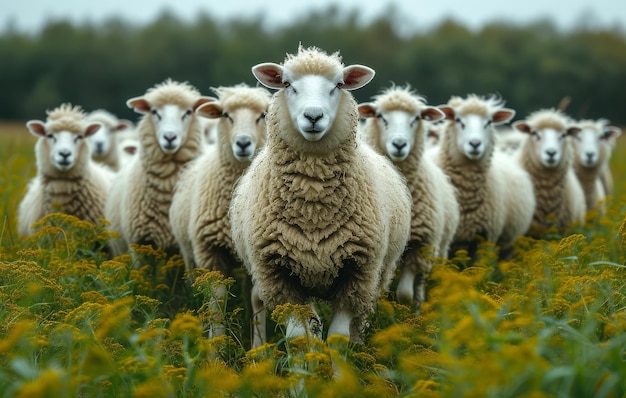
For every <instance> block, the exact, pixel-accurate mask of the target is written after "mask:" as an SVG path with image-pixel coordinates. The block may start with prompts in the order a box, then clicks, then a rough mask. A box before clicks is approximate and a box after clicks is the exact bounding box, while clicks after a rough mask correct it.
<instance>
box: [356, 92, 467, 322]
mask: <svg viewBox="0 0 626 398" xmlns="http://www.w3.org/2000/svg"><path fill="white" fill-rule="evenodd" d="M359 113H360V114H361V116H362V117H364V118H366V122H365V125H364V126H362V127H361V129H362V131H363V134H364V135H365V137H368V142H370V143H371V144H372V145H373V146H374V148H375V149H376V150H377V151H378V152H379V153H382V154H384V155H385V156H387V157H388V158H389V159H390V160H391V161H392V162H393V164H394V165H395V166H396V167H397V168H398V169H399V170H400V172H401V173H402V174H403V175H404V177H405V178H406V181H407V184H408V187H409V190H410V192H411V195H412V197H413V206H412V209H411V236H410V238H409V242H408V245H407V250H406V252H405V253H404V255H403V256H402V265H401V267H400V268H401V271H400V279H399V281H398V287H397V289H396V298H397V299H398V301H400V302H402V303H405V304H409V305H411V306H413V307H414V308H415V309H416V311H417V312H419V310H420V306H421V303H422V302H423V301H424V300H425V296H426V295H425V281H426V280H427V279H428V275H430V272H431V270H432V258H433V257H446V258H447V257H448V250H449V248H450V242H451V241H452V237H453V236H454V233H455V232H456V228H457V226H458V224H459V217H460V215H459V204H458V203H457V201H456V197H455V190H454V186H453V185H452V183H451V182H450V179H449V178H448V176H446V174H445V173H444V172H443V171H442V170H441V169H440V168H439V167H438V166H437V165H436V164H435V163H434V162H433V160H432V159H431V158H429V157H426V156H423V154H424V148H425V145H426V134H427V132H426V131H425V127H426V122H427V121H429V122H434V121H437V120H441V119H443V118H444V116H445V115H444V113H443V112H441V111H440V110H439V109H437V108H435V107H431V106H427V105H426V101H425V100H424V98H423V97H421V96H418V95H417V94H416V93H415V92H414V91H413V90H412V89H411V88H410V87H409V86H406V87H397V86H392V87H391V88H388V89H386V90H385V91H383V93H381V94H380V95H377V96H375V97H374V102H372V103H365V104H360V105H359ZM425 250H429V255H428V256H427V255H426V254H427V253H426V252H425Z"/></svg>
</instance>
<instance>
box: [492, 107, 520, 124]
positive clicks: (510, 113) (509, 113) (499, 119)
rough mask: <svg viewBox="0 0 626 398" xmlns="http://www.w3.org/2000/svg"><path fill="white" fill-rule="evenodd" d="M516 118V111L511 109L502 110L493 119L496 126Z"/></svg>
mask: <svg viewBox="0 0 626 398" xmlns="http://www.w3.org/2000/svg"><path fill="white" fill-rule="evenodd" d="M514 116H515V111H514V110H513V109H509V108H502V109H500V110H499V111H497V112H496V113H494V114H493V116H492V117H491V121H492V123H493V125H494V126H498V125H500V124H504V123H507V122H509V121H510V120H511V119H513V117H514Z"/></svg>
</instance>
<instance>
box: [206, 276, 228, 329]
mask: <svg viewBox="0 0 626 398" xmlns="http://www.w3.org/2000/svg"><path fill="white" fill-rule="evenodd" d="M225 296H226V286H223V285H222V286H218V287H217V288H216V289H215V292H214V296H213V297H212V298H211V302H210V304H211V311H212V312H213V313H215V314H217V316H216V317H215V318H216V319H217V320H216V321H214V322H211V324H210V325H209V338H213V337H217V336H223V335H224V317H223V314H224V312H226V309H225V308H224V309H222V308H221V307H220V298H223V297H225Z"/></svg>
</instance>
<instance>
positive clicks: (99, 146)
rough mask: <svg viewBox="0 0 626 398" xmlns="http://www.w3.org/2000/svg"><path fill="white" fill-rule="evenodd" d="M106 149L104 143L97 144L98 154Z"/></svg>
mask: <svg viewBox="0 0 626 398" xmlns="http://www.w3.org/2000/svg"><path fill="white" fill-rule="evenodd" d="M103 148H104V143H102V142H96V150H97V151H98V152H102V149H103Z"/></svg>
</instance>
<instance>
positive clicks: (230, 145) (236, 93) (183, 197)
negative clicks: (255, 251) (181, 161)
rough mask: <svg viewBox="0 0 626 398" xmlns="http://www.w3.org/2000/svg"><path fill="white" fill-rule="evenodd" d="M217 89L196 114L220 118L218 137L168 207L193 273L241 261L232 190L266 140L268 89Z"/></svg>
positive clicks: (186, 175) (184, 176)
mask: <svg viewBox="0 0 626 398" xmlns="http://www.w3.org/2000/svg"><path fill="white" fill-rule="evenodd" d="M214 91H215V93H216V94H217V96H218V100H217V101H215V102H209V103H206V104H204V105H202V106H201V107H199V108H198V109H197V110H196V113H198V114H199V115H200V116H203V117H205V118H211V119H213V120H216V121H217V124H216V135H215V138H216V140H217V141H216V143H215V145H211V146H210V147H209V148H207V150H206V151H205V152H204V153H203V154H202V155H201V156H200V157H198V158H197V159H196V160H194V161H193V162H192V163H191V164H190V165H189V167H188V168H187V169H186V170H184V171H183V172H182V173H181V176H180V179H179V181H178V184H177V187H176V190H175V192H174V197H173V199H172V205H171V208H170V224H171V227H172V232H173V234H174V237H175V238H176V241H177V242H178V246H179V247H180V249H181V254H182V256H183V258H184V260H185V264H186V266H187V272H188V274H189V276H192V275H193V269H194V268H196V267H199V268H202V269H208V270H212V271H220V272H222V273H223V274H224V275H229V274H231V271H232V268H233V267H234V266H235V265H236V264H237V257H236V254H235V252H234V248H233V243H232V239H231V228H230V219H229V218H228V209H229V206H230V201H231V197H232V189H233V186H234V185H235V182H236V181H237V179H238V178H239V177H240V176H241V174H243V172H244V170H245V169H246V168H247V167H248V165H249V164H250V161H251V159H252V156H253V155H254V154H255V153H256V152H257V150H258V149H259V148H261V147H262V146H263V145H264V143H265V113H266V112H267V106H268V104H269V99H270V94H269V92H268V91H267V90H266V89H265V88H260V87H254V88H253V87H248V86H246V85H243V84H242V85H238V86H234V87H219V88H216V89H214Z"/></svg>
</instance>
